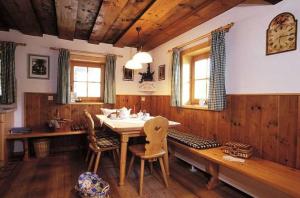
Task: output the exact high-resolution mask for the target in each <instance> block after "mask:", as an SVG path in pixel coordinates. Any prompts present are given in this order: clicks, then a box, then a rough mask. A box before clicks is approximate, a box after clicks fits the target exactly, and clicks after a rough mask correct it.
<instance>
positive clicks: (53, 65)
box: [0, 31, 144, 127]
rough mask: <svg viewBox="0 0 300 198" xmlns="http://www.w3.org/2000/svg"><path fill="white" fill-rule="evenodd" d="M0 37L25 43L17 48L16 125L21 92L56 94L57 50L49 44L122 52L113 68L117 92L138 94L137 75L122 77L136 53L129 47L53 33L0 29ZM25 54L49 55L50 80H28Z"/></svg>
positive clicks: (19, 123) (21, 104)
mask: <svg viewBox="0 0 300 198" xmlns="http://www.w3.org/2000/svg"><path fill="white" fill-rule="evenodd" d="M0 40H3V41H15V42H20V43H26V44H27V45H26V46H25V47H22V46H18V47H17V49H16V60H15V61H16V78H17V105H18V106H17V111H16V112H15V126H16V127H18V126H23V125H24V92H41V93H43V92H47V93H49V92H51V93H56V85H57V58H58V51H55V50H50V49H49V47H57V48H67V49H73V50H83V51H89V52H103V53H112V54H119V55H122V56H123V58H117V69H116V79H117V80H116V93H117V94H128V95H141V94H144V93H143V92H139V91H138V80H139V76H138V75H137V72H135V73H136V75H135V81H134V82H132V81H123V80H122V68H123V65H124V64H125V63H126V61H127V60H129V58H130V56H131V55H133V54H134V53H135V52H136V49H132V48H116V47H113V46H112V45H109V44H100V45H94V44H89V43H88V42H86V41H82V40H74V41H67V40H62V39H58V38H57V37H55V36H49V35H44V36H43V37H33V36H28V35H23V34H21V33H20V32H18V31H10V32H0ZM28 54H38V55H47V56H50V79H49V80H38V79H28V78H27V71H28Z"/></svg>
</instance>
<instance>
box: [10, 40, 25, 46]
mask: <svg viewBox="0 0 300 198" xmlns="http://www.w3.org/2000/svg"><path fill="white" fill-rule="evenodd" d="M6 42H9V41H6ZM11 42H13V41H11ZM16 45H17V46H26V45H27V44H26V43H16Z"/></svg>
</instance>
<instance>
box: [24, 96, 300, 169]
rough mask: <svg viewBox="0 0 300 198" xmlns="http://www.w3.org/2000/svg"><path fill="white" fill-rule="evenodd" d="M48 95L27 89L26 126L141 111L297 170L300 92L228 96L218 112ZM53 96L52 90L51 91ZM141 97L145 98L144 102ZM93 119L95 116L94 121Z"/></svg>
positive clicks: (165, 102) (148, 101) (158, 100)
mask: <svg viewBox="0 0 300 198" xmlns="http://www.w3.org/2000/svg"><path fill="white" fill-rule="evenodd" d="M48 95H49V94H41V93H25V123H26V126H27V127H32V128H38V127H42V126H45V123H46V122H47V120H49V119H51V117H53V116H54V115H55V112H56V110H58V111H59V112H60V115H61V117H64V118H70V119H72V120H73V123H79V124H84V123H85V122H84V120H83V110H84V109H87V110H88V111H90V112H91V113H92V114H93V115H95V114H99V113H100V108H101V107H108V108H113V107H115V108H121V107H123V106H125V107H128V108H132V109H133V106H135V108H136V111H137V112H138V111H139V110H140V109H142V110H146V111H147V112H150V114H151V115H161V116H165V117H167V118H168V119H170V120H174V121H177V122H180V123H181V124H182V125H181V126H179V127H178V129H179V130H181V131H184V132H187V133H193V134H196V135H199V136H202V137H207V138H214V139H216V140H218V141H219V142H221V143H225V142H227V141H230V140H234V141H240V142H244V143H248V144H251V145H252V146H253V147H254V149H255V155H256V156H259V157H261V158H263V159H267V160H271V161H274V162H277V163H280V164H283V165H286V166H289V167H293V168H298V169H300V96H299V95H228V96H227V108H226V110H224V111H222V112H212V111H207V110H199V109H188V108H176V107H171V106H170V96H137V95H117V97H116V104H115V106H112V105H105V104H101V105H100V104H99V105H93V104H70V105H57V104H55V101H48ZM50 95H52V96H54V98H55V95H54V94H50ZM142 97H143V98H144V99H145V100H142ZM95 120H97V119H95Z"/></svg>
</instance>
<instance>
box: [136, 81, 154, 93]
mask: <svg viewBox="0 0 300 198" xmlns="http://www.w3.org/2000/svg"><path fill="white" fill-rule="evenodd" d="M138 88H139V91H146V92H153V91H155V85H154V82H143V83H141V84H139V85H138Z"/></svg>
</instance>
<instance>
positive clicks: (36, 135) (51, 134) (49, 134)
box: [5, 131, 86, 161]
mask: <svg viewBox="0 0 300 198" xmlns="http://www.w3.org/2000/svg"><path fill="white" fill-rule="evenodd" d="M82 134H86V131H60V132H49V131H32V132H29V133H20V134H7V135H6V136H5V139H6V141H9V140H23V142H24V157H23V160H24V161H27V160H29V146H28V139H30V138H45V137H57V136H70V135H82ZM6 150H7V149H6ZM6 152H7V151H6ZM6 155H7V154H6Z"/></svg>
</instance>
